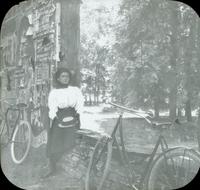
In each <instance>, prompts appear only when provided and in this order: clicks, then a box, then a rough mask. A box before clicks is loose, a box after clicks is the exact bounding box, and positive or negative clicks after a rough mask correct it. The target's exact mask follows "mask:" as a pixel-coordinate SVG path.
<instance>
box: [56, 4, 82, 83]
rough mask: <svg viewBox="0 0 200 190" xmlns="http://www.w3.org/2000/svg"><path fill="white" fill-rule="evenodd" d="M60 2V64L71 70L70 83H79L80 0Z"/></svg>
mask: <svg viewBox="0 0 200 190" xmlns="http://www.w3.org/2000/svg"><path fill="white" fill-rule="evenodd" d="M59 1H60V3H61V27H60V28H61V36H60V38H61V52H60V53H61V55H62V60H61V62H60V65H58V66H64V67H67V68H69V69H71V70H72V72H73V81H72V85H75V86H79V85H80V64H79V49H80V0H59Z"/></svg>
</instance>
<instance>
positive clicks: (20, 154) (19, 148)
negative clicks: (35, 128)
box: [0, 100, 31, 164]
mask: <svg viewBox="0 0 200 190" xmlns="http://www.w3.org/2000/svg"><path fill="white" fill-rule="evenodd" d="M1 101H2V100H1ZM4 103H6V104H7V105H8V106H9V107H8V108H7V109H6V111H5V114H3V115H1V118H2V121H1V132H0V137H1V148H2V147H3V145H4V146H7V145H8V144H10V151H11V158H12V160H13V162H14V163H16V164H21V163H22V162H23V161H24V160H25V159H26V157H27V155H28V152H29V150H30V145H31V126H30V124H29V122H28V121H26V120H25V119H24V118H26V116H25V114H26V111H25V110H26V109H27V104H25V103H19V104H17V105H14V104H10V103H8V102H6V101H4ZM13 113H15V115H14V114H13ZM10 114H11V115H10ZM9 116H11V117H12V118H10V117H9ZM14 116H15V117H14ZM13 117H14V118H13ZM13 120H14V121H13Z"/></svg>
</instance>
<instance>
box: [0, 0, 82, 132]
mask: <svg viewBox="0 0 200 190" xmlns="http://www.w3.org/2000/svg"><path fill="white" fill-rule="evenodd" d="M79 10H80V0H28V1H24V2H21V3H20V4H19V5H16V6H14V7H12V8H11V9H10V10H9V11H8V13H7V14H6V16H5V18H4V20H3V23H2V26H1V39H0V40H1V41H0V47H1V49H0V50H1V52H0V53H1V64H0V77H1V99H4V98H6V100H7V101H9V102H12V103H15V104H17V103H26V104H27V105H28V106H29V107H33V108H36V107H38V106H40V107H41V108H40V109H39V110H38V111H36V112H34V113H28V114H27V118H28V120H29V121H30V122H31V124H32V126H34V125H35V127H37V128H38V127H41V128H42V129H44V128H45V127H47V126H48V125H49V122H48V120H49V119H48V109H47V98H48V93H49V90H50V89H51V88H52V85H53V74H54V72H55V71H56V69H57V68H58V67H61V66H62V67H63V66H64V67H67V68H69V69H71V71H72V73H73V85H79V83H80V74H79V73H80V72H79V46H80V18H79ZM2 105H4V104H3V103H2ZM29 110H30V109H29Z"/></svg>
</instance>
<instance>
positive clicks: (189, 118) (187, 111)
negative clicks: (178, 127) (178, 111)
mask: <svg viewBox="0 0 200 190" xmlns="http://www.w3.org/2000/svg"><path fill="white" fill-rule="evenodd" d="M185 115H186V118H187V121H192V110H191V102H190V99H188V100H187V102H186V104H185Z"/></svg>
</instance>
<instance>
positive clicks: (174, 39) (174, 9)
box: [169, 1, 179, 119]
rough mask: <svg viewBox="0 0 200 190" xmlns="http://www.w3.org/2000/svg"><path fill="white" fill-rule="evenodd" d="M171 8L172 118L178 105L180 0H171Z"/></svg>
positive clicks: (170, 104) (170, 107)
mask: <svg viewBox="0 0 200 190" xmlns="http://www.w3.org/2000/svg"><path fill="white" fill-rule="evenodd" d="M169 3H170V8H171V29H172V35H171V39H170V41H171V42H170V43H171V52H172V55H171V60H170V66H171V71H170V75H171V76H170V77H171V80H172V82H171V84H170V95H169V110H170V118H171V119H175V118H176V107H177V105H176V104H177V58H178V56H179V51H178V50H179V47H178V32H177V25H178V23H179V20H178V2H171V1H170V2H169Z"/></svg>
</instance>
